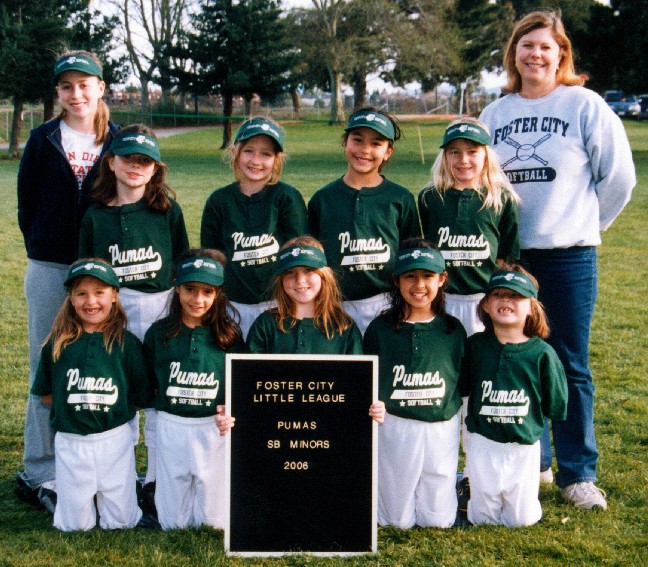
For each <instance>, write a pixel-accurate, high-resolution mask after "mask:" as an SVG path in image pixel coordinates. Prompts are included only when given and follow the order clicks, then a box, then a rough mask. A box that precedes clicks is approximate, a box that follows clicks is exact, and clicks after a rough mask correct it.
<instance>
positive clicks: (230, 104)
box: [220, 93, 234, 150]
mask: <svg viewBox="0 0 648 567" xmlns="http://www.w3.org/2000/svg"><path fill="white" fill-rule="evenodd" d="M233 109H234V95H233V94H229V93H228V94H224V95H223V115H224V116H225V119H224V120H223V143H222V145H221V147H220V149H221V150H225V149H227V148H228V147H229V145H230V140H231V139H232V120H231V118H230V117H231V116H232V110H233Z"/></svg>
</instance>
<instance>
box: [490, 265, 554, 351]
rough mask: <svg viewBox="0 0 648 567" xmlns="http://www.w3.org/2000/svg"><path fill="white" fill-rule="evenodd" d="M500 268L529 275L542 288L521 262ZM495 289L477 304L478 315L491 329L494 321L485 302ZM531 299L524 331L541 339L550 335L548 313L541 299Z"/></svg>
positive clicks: (535, 284)
mask: <svg viewBox="0 0 648 567" xmlns="http://www.w3.org/2000/svg"><path fill="white" fill-rule="evenodd" d="M499 269H501V270H506V271H508V272H519V273H521V274H524V275H525V276H527V277H528V278H529V279H530V280H531V281H532V282H533V285H534V286H535V287H536V289H540V286H539V284H538V280H537V279H536V278H535V277H533V276H532V275H531V274H530V273H529V272H527V271H526V270H525V269H524V268H523V267H522V266H520V265H519V264H515V263H512V262H505V263H504V264H503V265H502V266H501V267H500V268H499ZM492 292H493V290H491V291H489V292H487V293H486V295H484V297H482V298H481V300H480V301H479V305H478V306H477V315H478V316H479V320H480V321H481V322H482V323H483V324H484V327H486V329H488V330H489V331H492V330H493V321H492V319H491V318H490V315H489V314H488V313H486V311H484V304H485V303H486V302H487V301H488V298H489V296H490V294H491V293H492ZM528 299H529V300H530V301H531V312H530V313H529V314H528V315H527V318H526V321H525V323H524V329H523V333H524V335H525V336H527V337H529V338H531V337H540V338H541V339H546V338H547V337H548V336H549V333H550V329H549V321H548V319H547V314H546V313H545V310H544V307H543V306H542V303H540V301H539V300H537V299H536V298H535V297H529V298H528Z"/></svg>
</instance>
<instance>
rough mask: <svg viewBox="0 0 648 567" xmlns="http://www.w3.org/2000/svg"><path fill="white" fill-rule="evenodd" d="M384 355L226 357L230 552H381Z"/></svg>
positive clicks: (227, 534) (227, 541)
mask: <svg viewBox="0 0 648 567" xmlns="http://www.w3.org/2000/svg"><path fill="white" fill-rule="evenodd" d="M377 373H378V362H377V358H376V357H375V356H328V355H253V354H252V355H251V354H247V355H246V354H241V355H238V354H235V355H228V356H227V371H226V397H227V408H228V413H230V414H231V415H233V416H234V417H235V418H236V425H235V427H234V428H233V429H232V431H231V432H230V434H229V435H228V439H227V443H228V451H227V453H228V459H229V463H228V467H227V469H228V471H229V479H228V480H229V488H230V490H229V498H230V502H229V521H228V523H227V528H226V530H225V551H226V552H227V553H228V554H229V555H242V556H260V555H286V554H289V553H310V554H316V555H356V554H361V553H376V550H377V534H376V465H375V462H376V448H377V447H376V441H375V439H376V423H375V422H374V421H373V420H372V419H371V418H370V417H369V415H368V412H369V406H370V405H371V404H372V403H373V402H374V401H375V400H376V399H378V398H377V395H378V391H377Z"/></svg>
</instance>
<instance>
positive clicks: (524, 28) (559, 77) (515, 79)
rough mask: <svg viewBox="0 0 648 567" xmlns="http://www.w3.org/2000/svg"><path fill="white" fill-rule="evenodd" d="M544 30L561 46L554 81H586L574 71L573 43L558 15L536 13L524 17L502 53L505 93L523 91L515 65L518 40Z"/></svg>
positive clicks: (539, 11) (569, 84) (577, 82)
mask: <svg viewBox="0 0 648 567" xmlns="http://www.w3.org/2000/svg"><path fill="white" fill-rule="evenodd" d="M542 28H547V29H549V30H550V31H551V35H552V36H553V38H554V40H555V41H556V43H557V44H558V45H559V46H560V63H559V64H558V69H557V71H556V82H557V83H558V84H559V85H567V86H574V85H582V84H583V83H584V82H585V80H584V79H583V78H582V77H580V76H579V75H577V74H576V71H575V70H574V54H573V52H572V44H571V41H570V40H569V38H568V37H567V33H566V32H565V26H564V25H563V23H562V20H561V19H560V16H559V15H558V14H556V13H555V12H551V11H549V10H538V11H535V12H531V13H529V14H527V15H526V16H524V17H523V18H522V19H521V20H520V21H519V22H518V23H517V24H516V25H515V28H514V29H513V33H512V34H511V38H510V39H509V42H508V44H507V46H506V51H505V52H504V70H505V71H506V74H507V76H508V84H507V85H506V86H505V87H504V88H503V89H502V91H504V92H505V93H519V92H520V91H521V90H522V77H521V76H520V72H519V71H518V70H517V67H516V66H515V51H516V49H517V44H518V42H519V41H520V38H521V37H522V36H524V35H526V34H528V33H531V32H532V31H534V30H537V29H542Z"/></svg>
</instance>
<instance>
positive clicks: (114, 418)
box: [31, 258, 152, 531]
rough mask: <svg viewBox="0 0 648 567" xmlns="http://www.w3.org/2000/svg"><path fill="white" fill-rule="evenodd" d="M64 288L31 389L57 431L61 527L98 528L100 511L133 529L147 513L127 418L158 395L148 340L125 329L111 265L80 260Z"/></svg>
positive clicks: (57, 518) (109, 525)
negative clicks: (139, 492) (148, 362)
mask: <svg viewBox="0 0 648 567" xmlns="http://www.w3.org/2000/svg"><path fill="white" fill-rule="evenodd" d="M65 287H66V288H67V294H66V296H65V301H64V302H63V306H62V307H61V309H60V310H59V312H58V315H57V316H56V319H55V321H54V325H53V326H52V330H51V332H50V334H49V336H48V337H47V340H46V342H45V344H44V346H43V350H42V353H41V360H40V364H39V366H38V371H37V373H36V378H35V380H34V384H33V385H32V388H31V394H32V395H35V396H41V397H42V400H43V402H44V403H45V404H47V405H48V406H51V414H50V423H51V425H52V427H53V428H54V429H55V430H56V432H57V433H56V448H55V455H56V491H57V500H56V509H55V511H54V527H56V528H58V529H60V530H62V531H75V530H89V529H92V528H94V527H95V525H96V523H97V511H98V512H99V518H100V519H99V525H100V526H101V527H102V528H104V529H120V528H132V527H134V526H135V525H136V524H137V523H138V522H139V520H140V518H141V517H142V512H141V511H140V509H139V507H138V506H137V494H136V491H135V482H136V474H135V455H134V453H133V439H132V435H131V431H130V427H129V425H128V422H129V421H130V420H131V419H132V418H133V416H134V415H135V406H138V407H146V406H148V405H149V403H150V401H151V393H152V387H151V384H150V381H149V375H148V369H147V367H146V365H145V363H144V353H143V351H142V345H141V343H140V342H139V341H138V340H137V338H135V336H134V335H133V334H132V333H130V332H128V331H126V329H125V326H126V315H125V313H124V310H123V309H122V307H121V305H120V303H119V296H118V295H119V294H118V291H119V281H118V279H117V275H116V274H115V272H114V271H113V269H112V268H111V266H110V264H108V263H106V262H104V261H103V260H99V259H94V258H88V259H83V260H78V261H77V262H75V263H74V264H72V265H71V266H70V269H69V271H68V277H67V279H66V280H65ZM95 496H96V500H95ZM95 502H96V506H97V508H98V510H97V509H95Z"/></svg>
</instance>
